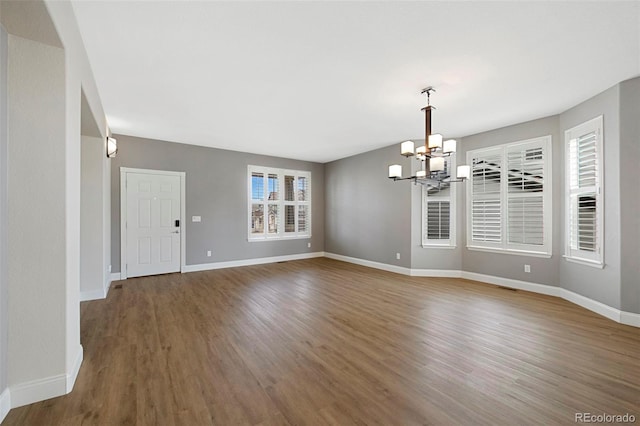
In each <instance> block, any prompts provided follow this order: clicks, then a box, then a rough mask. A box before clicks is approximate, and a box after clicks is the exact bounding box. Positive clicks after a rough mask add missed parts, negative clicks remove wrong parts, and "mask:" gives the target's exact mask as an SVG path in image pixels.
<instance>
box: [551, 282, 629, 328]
mask: <svg viewBox="0 0 640 426" xmlns="http://www.w3.org/2000/svg"><path fill="white" fill-rule="evenodd" d="M560 297H562V298H563V299H564V300H568V301H569V302H571V303H575V304H576V305H578V306H582V307H583V308H586V309H588V310H590V311H593V312H595V313H596V314H600V315H602V316H603V317H607V318H609V319H611V320H614V321H616V322H620V316H621V313H622V311H620V310H619V309H616V308H612V307H611V306H609V305H605V304H604V303H602V302H598V301H597V300H593V299H590V298H588V297H585V296H582V295H580V294H578V293H574V292H573V291H571V290H567V289H564V288H563V289H561V293H560Z"/></svg>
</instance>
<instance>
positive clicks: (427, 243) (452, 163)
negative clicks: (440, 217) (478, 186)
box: [420, 154, 457, 249]
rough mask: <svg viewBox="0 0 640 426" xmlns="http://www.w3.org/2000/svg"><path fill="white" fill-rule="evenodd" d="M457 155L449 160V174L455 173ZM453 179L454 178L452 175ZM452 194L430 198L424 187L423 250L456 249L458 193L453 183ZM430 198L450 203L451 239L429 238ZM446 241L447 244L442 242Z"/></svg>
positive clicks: (451, 185) (422, 194)
mask: <svg viewBox="0 0 640 426" xmlns="http://www.w3.org/2000/svg"><path fill="white" fill-rule="evenodd" d="M455 157H456V154H451V155H450V156H449V157H448V159H449V172H450V173H453V172H454V170H456V158H455ZM451 178H452V179H453V178H454V176H453V175H452V176H451ZM449 188H450V192H449V195H448V196H446V197H444V196H441V195H434V196H431V197H430V196H428V195H427V194H426V192H427V189H426V188H425V187H424V186H423V187H422V191H421V195H420V196H421V197H422V214H421V218H422V248H435V249H454V248H456V241H457V240H456V217H457V214H456V213H457V212H456V210H457V203H456V201H457V199H456V196H457V193H456V184H455V183H452V184H450V186H449ZM428 198H430V199H431V201H449V239H447V240H434V239H428V238H427V229H426V226H427V225H426V217H425V216H426V214H427V203H428V201H427V199H428ZM442 241H446V242H442Z"/></svg>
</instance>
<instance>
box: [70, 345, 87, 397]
mask: <svg viewBox="0 0 640 426" xmlns="http://www.w3.org/2000/svg"><path fill="white" fill-rule="evenodd" d="M83 359H84V348H83V347H82V345H79V346H78V353H77V354H76V359H75V361H74V362H73V366H72V367H71V371H70V372H69V373H67V393H69V392H71V391H72V390H73V385H74V384H75V383H76V379H77V378H78V373H79V372H80V366H82V360H83Z"/></svg>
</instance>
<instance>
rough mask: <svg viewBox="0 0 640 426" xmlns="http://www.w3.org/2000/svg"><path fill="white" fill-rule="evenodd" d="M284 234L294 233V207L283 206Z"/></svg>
mask: <svg viewBox="0 0 640 426" xmlns="http://www.w3.org/2000/svg"><path fill="white" fill-rule="evenodd" d="M285 179H286V178H285ZM284 232H296V206H284Z"/></svg>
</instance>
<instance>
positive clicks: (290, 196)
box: [284, 176, 295, 201]
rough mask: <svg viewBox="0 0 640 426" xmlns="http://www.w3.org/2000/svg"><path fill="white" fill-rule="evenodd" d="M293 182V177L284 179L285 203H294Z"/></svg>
mask: <svg viewBox="0 0 640 426" xmlns="http://www.w3.org/2000/svg"><path fill="white" fill-rule="evenodd" d="M294 182H295V177H294V176H285V177H284V199H285V201H295V198H294V194H295V187H294V186H293V185H294Z"/></svg>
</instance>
